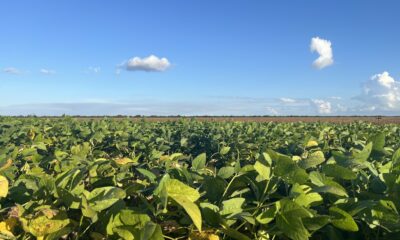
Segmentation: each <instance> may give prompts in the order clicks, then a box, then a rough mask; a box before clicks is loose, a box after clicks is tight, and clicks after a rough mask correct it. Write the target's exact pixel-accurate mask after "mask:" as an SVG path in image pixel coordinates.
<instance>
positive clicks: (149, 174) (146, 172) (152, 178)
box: [136, 168, 157, 183]
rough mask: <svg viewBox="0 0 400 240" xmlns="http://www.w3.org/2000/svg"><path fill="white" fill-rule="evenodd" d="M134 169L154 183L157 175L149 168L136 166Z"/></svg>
mask: <svg viewBox="0 0 400 240" xmlns="http://www.w3.org/2000/svg"><path fill="white" fill-rule="evenodd" d="M136 170H137V171H138V172H140V173H141V174H142V175H143V176H145V177H147V178H148V179H149V180H150V182H152V183H154V182H155V181H156V179H157V176H156V175H155V174H154V173H152V172H151V171H149V170H146V169H144V168H136Z"/></svg>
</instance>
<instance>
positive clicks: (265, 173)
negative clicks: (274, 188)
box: [254, 161, 271, 180]
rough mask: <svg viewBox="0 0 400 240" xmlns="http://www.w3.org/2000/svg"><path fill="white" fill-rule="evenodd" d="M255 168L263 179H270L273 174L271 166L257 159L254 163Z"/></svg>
mask: <svg viewBox="0 0 400 240" xmlns="http://www.w3.org/2000/svg"><path fill="white" fill-rule="evenodd" d="M254 170H256V171H257V173H258V174H259V175H260V176H261V178H262V179H263V180H269V178H270V175H271V168H270V167H268V166H265V165H264V164H262V163H260V162H259V161H257V162H256V163H255V164H254Z"/></svg>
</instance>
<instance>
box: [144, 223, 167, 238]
mask: <svg viewBox="0 0 400 240" xmlns="http://www.w3.org/2000/svg"><path fill="white" fill-rule="evenodd" d="M140 240H164V237H163V234H162V230H161V227H160V225H158V224H155V223H153V222H147V223H146V225H145V226H144V228H142V230H141V233H140Z"/></svg>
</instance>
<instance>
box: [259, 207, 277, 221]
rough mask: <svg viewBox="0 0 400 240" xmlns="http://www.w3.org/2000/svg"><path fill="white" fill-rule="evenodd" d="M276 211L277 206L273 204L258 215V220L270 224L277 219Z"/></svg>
mask: <svg viewBox="0 0 400 240" xmlns="http://www.w3.org/2000/svg"><path fill="white" fill-rule="evenodd" d="M276 213H277V209H276V206H275V205H273V206H271V207H268V208H267V210H266V211H264V212H262V213H260V214H259V215H258V216H257V217H256V220H257V222H259V223H261V224H268V223H270V222H272V221H273V220H274V219H275V216H276Z"/></svg>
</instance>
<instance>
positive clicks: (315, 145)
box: [306, 140, 318, 148]
mask: <svg viewBox="0 0 400 240" xmlns="http://www.w3.org/2000/svg"><path fill="white" fill-rule="evenodd" d="M312 147H318V143H317V142H316V141H314V140H310V141H308V142H307V144H306V148H312Z"/></svg>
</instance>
